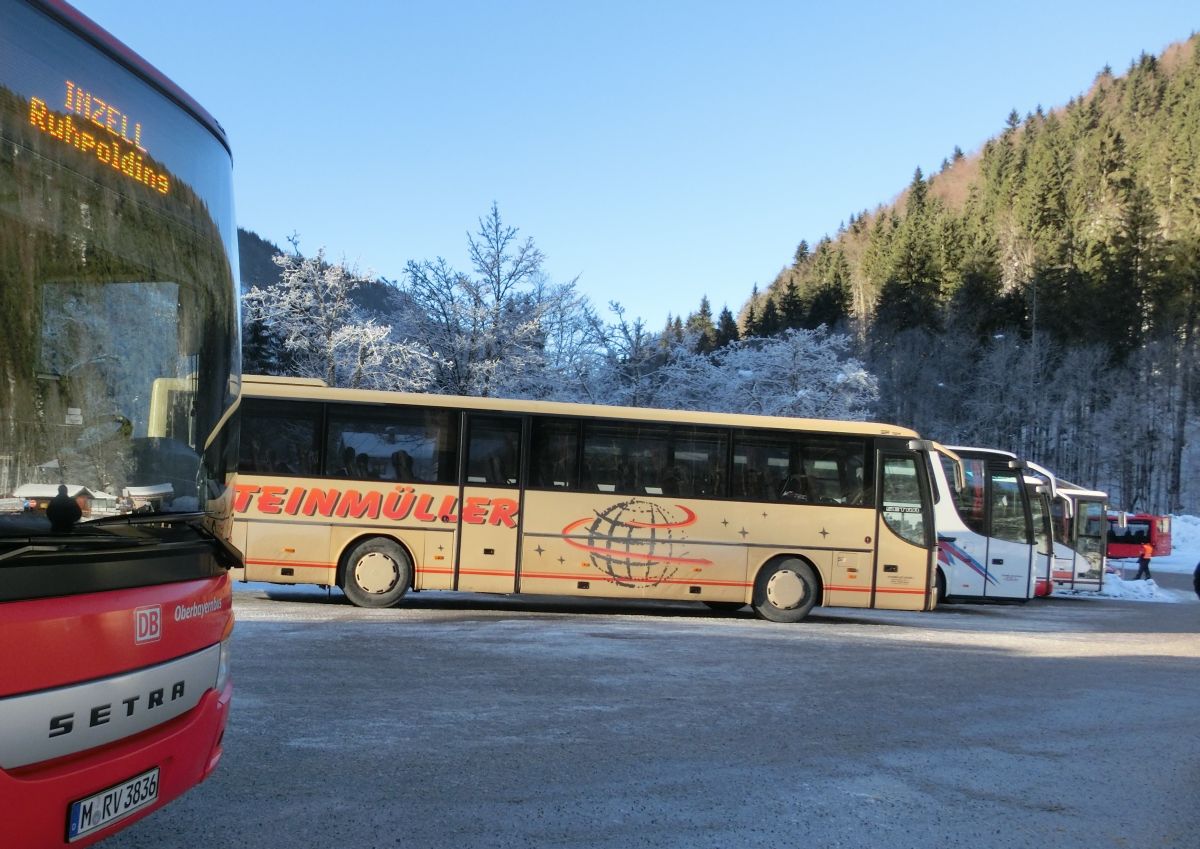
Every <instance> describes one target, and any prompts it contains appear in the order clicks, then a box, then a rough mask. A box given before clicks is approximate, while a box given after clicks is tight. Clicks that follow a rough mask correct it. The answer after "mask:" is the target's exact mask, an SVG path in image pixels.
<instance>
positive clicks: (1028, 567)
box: [983, 462, 1036, 599]
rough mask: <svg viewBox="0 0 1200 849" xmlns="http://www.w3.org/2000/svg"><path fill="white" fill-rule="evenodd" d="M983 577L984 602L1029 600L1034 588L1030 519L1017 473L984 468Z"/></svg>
mask: <svg viewBox="0 0 1200 849" xmlns="http://www.w3.org/2000/svg"><path fill="white" fill-rule="evenodd" d="M987 466H988V469H987V472H988V474H987V489H988V492H987V512H988V517H987V518H988V540H987V560H986V561H985V562H986V566H987V574H988V580H987V582H986V584H985V586H984V592H983V595H984V598H1021V599H1026V598H1032V597H1033V593H1034V587H1035V579H1036V573H1035V564H1034V549H1035V546H1034V542H1033V517H1032V515H1031V513H1030V509H1029V493H1028V491H1027V490H1026V489H1025V486H1024V482H1023V480H1022V477H1023V476H1022V473H1021V471H1020V470H1017V469H1012V468H1009V464H1007V463H1003V462H989V463H988V464H987Z"/></svg>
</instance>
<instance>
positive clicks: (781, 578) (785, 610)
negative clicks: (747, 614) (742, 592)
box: [752, 557, 817, 622]
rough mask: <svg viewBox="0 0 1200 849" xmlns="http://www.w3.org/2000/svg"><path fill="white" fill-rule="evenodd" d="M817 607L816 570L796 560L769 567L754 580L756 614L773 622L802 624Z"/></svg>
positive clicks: (775, 563) (770, 564) (778, 562)
mask: <svg viewBox="0 0 1200 849" xmlns="http://www.w3.org/2000/svg"><path fill="white" fill-rule="evenodd" d="M816 603H817V578H816V575H814V574H813V570H812V567H811V566H809V565H808V564H807V563H805V562H804V561H803V560H799V559H797V558H795V557H789V558H786V559H784V560H776V561H774V562H772V563H768V564H767V565H766V566H764V567H763V568H762V570H761V571H760V572H759V573H758V577H757V578H755V579H754V601H753V602H752V605H753V607H754V612H755V613H757V614H758V615H759V616H761V617H762V618H763V619H767V620H769V621H771V622H799V621H801V620H802V619H804V617H806V616H808V612H809V611H810V610H812V609H813V605H814V604H816Z"/></svg>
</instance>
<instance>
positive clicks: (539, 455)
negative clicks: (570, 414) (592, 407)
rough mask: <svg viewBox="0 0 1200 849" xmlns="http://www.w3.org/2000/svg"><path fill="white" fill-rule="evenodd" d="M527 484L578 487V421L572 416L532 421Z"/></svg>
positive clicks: (539, 487)
mask: <svg viewBox="0 0 1200 849" xmlns="http://www.w3.org/2000/svg"><path fill="white" fill-rule="evenodd" d="M529 451H530V454H531V455H532V462H531V463H530V476H531V478H532V480H531V481H530V486H532V487H535V488H537V489H579V488H580V487H579V475H578V472H577V468H576V467H577V466H578V465H579V423H578V422H577V421H576V420H574V419H544V418H538V419H534V420H533V433H532V438H531V439H530V448H529Z"/></svg>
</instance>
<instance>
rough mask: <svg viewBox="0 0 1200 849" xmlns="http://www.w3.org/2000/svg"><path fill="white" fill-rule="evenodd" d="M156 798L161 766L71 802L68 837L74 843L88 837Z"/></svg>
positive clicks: (68, 813) (150, 803) (68, 817)
mask: <svg viewBox="0 0 1200 849" xmlns="http://www.w3.org/2000/svg"><path fill="white" fill-rule="evenodd" d="M157 799H158V767H154V769H149V770H146V771H145V772H143V773H141V774H140V775H135V776H134V777H133V778H131V779H129V780H128V781H122V782H121V783H120V784H116V785H114V786H112V787H109V788H108V789H107V790H101V791H100V792H99V793H93V794H92V795H91V796H88V797H87V798H86V799H80V800H79V801H78V802H72V803H71V807H70V808H68V809H67V840H68V841H69V842H74V841H76V840H79V839H80V838H83V837H87V836H88V835H89V834H91V833H92V832H94V831H96V830H97V829H100V828H104V827H105V826H106V825H111V824H113V823H114V822H117V821H118V820H123V819H125V817H127V816H129V815H130V814H132V813H134V812H135V811H140V810H141V809H142V808H144V807H146V806H147V805H152V804H153V803H154V802H155V801H156V800H157Z"/></svg>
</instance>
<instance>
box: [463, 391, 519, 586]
mask: <svg viewBox="0 0 1200 849" xmlns="http://www.w3.org/2000/svg"><path fill="white" fill-rule="evenodd" d="M465 415H466V422H465V424H466V426H465V427H464V428H463V444H464V449H465V450H464V451H463V466H462V473H461V475H460V486H459V498H458V505H459V507H458V556H457V557H456V558H455V572H454V588H455V589H456V590H463V591H465V592H488V593H511V592H516V590H517V565H518V564H517V559H518V553H517V552H518V546H517V543H518V540H519V538H520V521H521V511H520V504H521V486H520V476H521V468H522V458H521V453H522V452H521V446H522V445H523V444H524V441H523V439H522V425H521V423H522V419H521V417H520V416H511V415H510V416H505V415H491V414H482V413H467V414H465Z"/></svg>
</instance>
